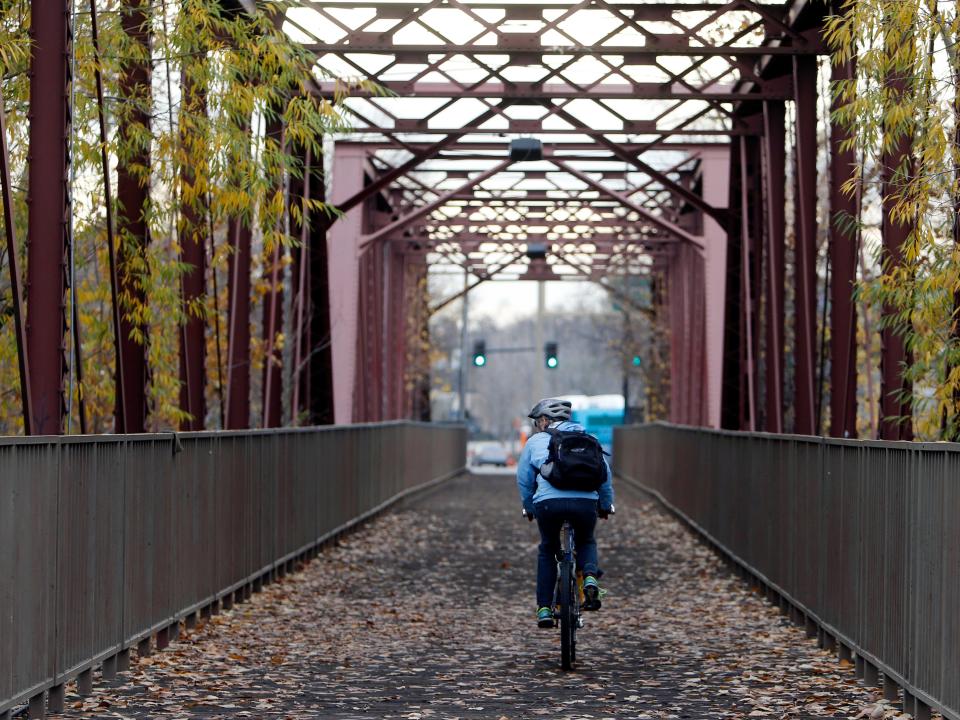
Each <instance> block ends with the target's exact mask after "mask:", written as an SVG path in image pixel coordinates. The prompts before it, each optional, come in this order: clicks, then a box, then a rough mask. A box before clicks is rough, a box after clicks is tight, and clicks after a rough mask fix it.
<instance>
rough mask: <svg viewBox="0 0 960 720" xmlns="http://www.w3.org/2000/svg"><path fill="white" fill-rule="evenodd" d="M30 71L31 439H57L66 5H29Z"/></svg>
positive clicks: (63, 274)
mask: <svg viewBox="0 0 960 720" xmlns="http://www.w3.org/2000/svg"><path fill="white" fill-rule="evenodd" d="M33 8H34V11H35V12H34V13H33V23H32V27H31V35H32V37H31V40H32V43H33V48H32V50H33V58H32V61H31V65H30V98H31V102H30V112H29V119H30V160H29V164H30V168H29V178H28V181H29V188H28V199H27V202H28V205H29V210H28V214H29V225H28V232H27V284H26V292H27V303H26V306H27V321H26V337H27V349H28V354H29V357H30V383H31V392H30V396H31V400H32V402H33V407H32V408H31V411H32V413H33V431H34V433H35V434H37V435H60V434H61V433H62V432H63V419H64V415H65V412H66V405H65V398H64V389H63V376H64V374H65V372H66V358H65V357H64V352H63V348H64V335H65V334H66V324H67V318H66V282H67V243H68V242H69V239H68V236H67V231H68V221H67V219H68V217H69V212H70V193H69V172H68V165H67V162H68V158H69V155H68V152H67V143H68V140H69V135H70V133H69V126H70V110H71V108H70V93H69V83H70V42H71V37H72V31H71V28H70V14H69V13H70V3H66V2H46V3H42V4H41V3H35V4H34V5H33Z"/></svg>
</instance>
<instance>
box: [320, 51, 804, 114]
mask: <svg viewBox="0 0 960 720" xmlns="http://www.w3.org/2000/svg"><path fill="white" fill-rule="evenodd" d="M351 52H352V51H351ZM811 57H812V56H811ZM378 83H379V84H380V85H381V86H382V87H383V88H385V89H386V90H388V91H390V92H391V93H395V94H396V95H398V96H400V97H421V98H458V99H459V98H502V99H503V100H508V101H509V100H513V101H518V100H524V101H537V102H551V101H554V100H576V99H580V98H583V97H586V96H587V95H588V94H589V96H590V97H591V98H593V99H605V100H616V99H624V100H708V101H714V102H737V101H740V100H784V99H787V98H788V97H789V95H790V93H789V90H788V89H785V88H783V87H782V86H781V85H771V86H769V87H761V88H760V89H759V90H754V91H751V92H749V93H747V92H744V91H738V90H736V89H735V88H734V86H733V85H725V86H718V87H711V88H710V89H705V90H702V89H696V88H695V89H690V88H687V87H684V86H682V85H678V84H675V83H674V84H671V83H659V82H655V83H641V82H637V83H622V84H613V83H609V84H603V85H597V86H595V87H593V86H590V87H587V88H586V89H584V88H581V87H578V86H575V85H572V84H569V83H548V84H540V83H533V82H529V83H524V82H515V83H501V82H494V81H490V82H487V83H484V84H482V85H473V86H462V85H460V84H458V83H444V82H417V83H409V82H400V81H396V80H394V81H390V80H385V81H378ZM318 85H319V90H320V92H319V94H320V96H321V97H324V98H328V99H332V98H333V97H335V96H337V95H339V94H341V90H342V89H341V88H339V87H338V86H337V84H336V83H333V82H321V83H318ZM351 97H359V98H370V97H374V96H373V95H372V94H371V93H369V92H367V91H363V90H358V91H355V92H353V93H351Z"/></svg>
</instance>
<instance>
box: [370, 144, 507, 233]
mask: <svg viewBox="0 0 960 720" xmlns="http://www.w3.org/2000/svg"><path fill="white" fill-rule="evenodd" d="M511 162H512V161H510V160H503V161H502V162H499V163H497V164H496V165H495V166H493V167H492V168H490V169H488V170H485V171H484V172H482V173H480V174H479V175H477V176H475V177H473V178H471V179H470V180H468V181H467V182H465V183H464V184H463V185H462V186H460V187H459V188H457V189H456V190H453V191H451V192H449V193H445V194H444V195H441V196H440V197H439V198H437V199H436V200H434V201H433V202H431V203H428V204H427V205H423V206H420V207H417V208H416V209H414V210H411V211H410V212H409V213H408V214H407V215H404V216H403V217H401V218H397V219H396V220H394V221H393V222H391V223H390V224H389V225H386V226H384V227H382V228H380V229H379V230H375V231H374V232H372V233H370V234H369V235H367V236H365V237H364V238H363V242H362V244H361V247H366V246H367V245H370V244H371V243H374V242H376V241H377V240H379V239H381V238H385V237H388V236H390V235H392V234H393V233H395V232H397V231H399V230H402V229H403V228H405V227H407V226H409V225H410V224H411V223H413V222H414V221H416V220H417V219H419V218H421V217H423V216H424V215H426V214H427V213H429V212H431V211H433V210H435V209H436V208H438V207H440V206H441V205H443V204H444V203H446V202H447V201H448V200H449V199H450V198H451V197H453V196H454V195H456V194H458V193H461V192H464V191H466V190H469V189H470V188H472V187H476V186H477V185H479V184H480V183H482V182H483V181H485V180H488V179H489V178H491V177H493V176H494V175H497V174H498V173H500V172H501V171H503V170H505V169H506V168H507V167H508V166H509V165H510V164H511Z"/></svg>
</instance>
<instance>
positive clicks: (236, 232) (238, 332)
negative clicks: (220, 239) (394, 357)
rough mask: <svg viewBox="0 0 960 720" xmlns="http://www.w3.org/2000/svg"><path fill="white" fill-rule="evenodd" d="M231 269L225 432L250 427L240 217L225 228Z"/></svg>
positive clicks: (245, 250)
mask: <svg viewBox="0 0 960 720" xmlns="http://www.w3.org/2000/svg"><path fill="white" fill-rule="evenodd" d="M227 234H228V236H229V239H228V242H229V243H230V250H231V252H230V270H229V278H228V281H227V288H228V294H229V298H230V299H229V311H228V313H227V324H228V330H227V333H228V334H227V429H228V430H240V429H243V428H248V427H250V253H251V247H250V244H251V233H250V226H249V225H248V224H246V223H245V222H244V221H243V220H242V219H241V218H238V217H236V218H231V219H230V221H229V223H228V225H227Z"/></svg>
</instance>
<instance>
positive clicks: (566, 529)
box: [553, 520, 583, 670]
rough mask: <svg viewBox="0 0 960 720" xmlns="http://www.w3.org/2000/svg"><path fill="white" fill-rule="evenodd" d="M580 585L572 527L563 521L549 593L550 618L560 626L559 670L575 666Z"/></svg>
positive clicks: (581, 623) (579, 624)
mask: <svg viewBox="0 0 960 720" xmlns="http://www.w3.org/2000/svg"><path fill="white" fill-rule="evenodd" d="M581 582H582V580H579V579H578V578H577V562H576V545H575V543H574V539H573V528H572V527H570V522H569V521H568V520H564V521H563V527H562V528H560V557H559V558H558V559H557V586H556V588H555V589H554V591H553V607H554V618H555V619H556V620H558V621H559V625H560V667H562V668H563V669H564V670H573V669H574V668H575V666H576V663H577V629H578V628H582V627H583V618H582V617H581V615H580V612H581V607H580V606H581V598H580V592H581V588H580V583H581ZM558 616H559V617H558Z"/></svg>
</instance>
